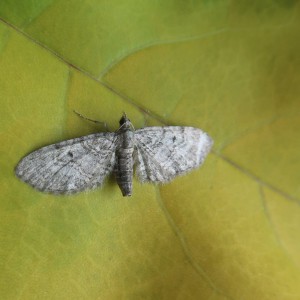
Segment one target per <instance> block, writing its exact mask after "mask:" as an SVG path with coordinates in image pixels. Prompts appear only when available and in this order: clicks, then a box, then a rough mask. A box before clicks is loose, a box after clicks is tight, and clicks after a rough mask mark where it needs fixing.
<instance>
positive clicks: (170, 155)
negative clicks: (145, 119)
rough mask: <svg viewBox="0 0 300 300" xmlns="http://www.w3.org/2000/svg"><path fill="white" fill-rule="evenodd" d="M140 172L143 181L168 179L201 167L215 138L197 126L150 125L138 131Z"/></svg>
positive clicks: (137, 164) (136, 152) (137, 167)
mask: <svg viewBox="0 0 300 300" xmlns="http://www.w3.org/2000/svg"><path fill="white" fill-rule="evenodd" d="M135 143H136V144H135V146H136V151H135V163H136V175H137V177H138V179H139V180H140V181H141V182H148V181H149V182H157V183H159V182H160V183H164V182H168V181H170V180H172V179H173V178H174V177H176V176H178V175H183V174H185V173H187V172H189V171H190V170H192V169H195V168H197V167H199V166H200V165H201V164H202V163H203V161H204V159H205V157H206V155H207V154H208V152H209V151H210V149H211V147H212V144H213V141H212V139H211V138H210V137H209V136H208V135H207V134H206V133H205V132H203V131H202V130H201V129H198V128H193V127H179V126H167V127H146V128H143V129H139V130H136V131H135Z"/></svg>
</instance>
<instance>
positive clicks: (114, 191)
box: [0, 0, 300, 300]
mask: <svg viewBox="0 0 300 300" xmlns="http://www.w3.org/2000/svg"><path fill="white" fill-rule="evenodd" d="M0 18H1V20H0V93H1V98H0V99H1V100H0V101H1V109H2V115H1V119H0V138H1V145H0V191H1V197H0V229H1V235H0V239H1V240H0V244H1V247H0V266H1V272H0V284H1V286H0V298H1V299H120V298H122V299H218V300H221V299H249V300H252V299H272V300H274V299H278V300H282V299H299V298H300V285H299V282H300V255H299V253H300V238H299V234H298V233H299V230H300V189H299V180H300V175H299V174H300V173H299V169H300V155H299V153H300V142H299V130H300V121H299V109H300V104H299V99H298V98H299V97H298V95H299V94H300V84H299V83H300V71H299V70H300V59H299V58H300V42H299V38H298V37H299V31H300V21H299V20H300V7H299V4H298V2H297V1H278V0H276V1H275V0H269V1H251V2H247V1H239V2H238V3H237V2H230V3H229V2H227V1H221V0H220V1H207V0H202V1H192V0H189V1H184V2H182V1H179V0H172V1H171V0H167V1H160V2H159V1H137V0H129V1H126V2H124V1H113V2H112V1H104V0H103V1H102V0H101V1H95V0H91V1H86V0H84V1H74V0H72V1H62V0H57V1H50V0H47V1H33V0H25V1H18V0H14V1H2V2H1V3H0ZM73 110H76V111H79V112H80V113H81V114H83V115H85V116H87V117H89V118H91V119H97V120H100V121H105V122H107V123H108V124H109V127H110V129H112V130H115V129H117V127H118V120H119V118H120V116H121V114H122V112H123V111H126V113H127V114H128V115H129V116H130V119H131V121H132V122H133V124H134V126H135V127H136V128H139V127H142V126H145V125H146V126H149V125H152V124H159V125H161V124H176V125H188V126H195V127H200V128H202V129H204V130H205V131H207V132H208V133H209V134H210V135H211V136H212V137H213V139H214V140H215V146H214V150H213V153H212V154H210V155H209V156H208V158H207V160H206V162H205V163H204V165H203V167H202V168H200V169H199V170H196V171H194V172H192V173H190V174H188V175H186V176H184V177H180V178H177V179H175V180H174V181H173V182H172V183H170V184H168V185H164V186H154V185H150V184H146V185H141V184H140V183H138V182H137V181H136V180H135V181H134V192H133V196H132V198H123V197H122V195H121V192H120V191H119V189H118V187H117V185H116V183H115V181H114V179H113V178H112V179H109V180H108V182H107V184H106V185H105V186H104V188H103V189H97V190H94V191H91V192H86V193H81V194H78V195H73V196H53V195H48V194H43V193H40V192H37V191H35V190H33V189H32V188H31V187H29V186H28V185H26V184H24V183H23V182H21V181H19V180H18V179H17V178H16V177H15V175H14V167H15V166H16V164H17V162H18V161H19V160H20V158H21V157H23V156H24V155H26V154H27V153H29V152H31V151H33V150H35V149H37V148H39V147H41V146H44V145H48V144H51V143H54V142H58V141H60V140H64V139H68V138H73V137H77V136H81V135H86V134H89V133H93V132H98V131H101V130H103V128H99V126H96V125H95V124H93V123H90V122H87V121H85V120H82V119H80V118H78V116H76V115H75V114H74V113H73Z"/></svg>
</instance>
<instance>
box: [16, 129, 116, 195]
mask: <svg viewBox="0 0 300 300" xmlns="http://www.w3.org/2000/svg"><path fill="white" fill-rule="evenodd" d="M115 147H116V143H115V133H109V132H107V133H96V134H91V135H88V136H84V137H81V138H75V139H71V140H67V141H63V142H60V143H57V144H53V145H50V146H46V147H43V148H41V149H39V150H37V151H34V152H32V153H30V154H29V155H27V156H25V157H24V158H23V159H22V160H21V161H20V162H19V164H18V165H17V167H16V175H17V176H18V177H19V178H20V179H22V180H23V181H25V182H27V183H28V184H30V185H31V186H33V187H34V188H36V189H38V190H40V191H43V192H49V193H56V194H68V193H76V192H79V191H82V190H85V189H93V188H95V187H97V186H100V185H102V183H103V181H104V179H105V177H106V176H107V175H108V174H109V173H110V172H112V170H113V167H114V163H115Z"/></svg>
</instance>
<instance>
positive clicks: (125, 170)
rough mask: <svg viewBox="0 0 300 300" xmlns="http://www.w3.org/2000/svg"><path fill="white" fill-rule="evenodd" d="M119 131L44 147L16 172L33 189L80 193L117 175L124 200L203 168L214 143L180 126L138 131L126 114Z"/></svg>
mask: <svg viewBox="0 0 300 300" xmlns="http://www.w3.org/2000/svg"><path fill="white" fill-rule="evenodd" d="M119 123H120V127H119V129H118V130H117V131H116V132H102V133H95V134H91V135H87V136H83V137H79V138H75V139H71V140H67V141H63V142H60V143H57V144H53V145H50V146H46V147H43V148H41V149H38V150H36V151H34V152H32V153H30V154H29V155H27V156H25V157H24V158H23V159H22V160H21V161H20V162H19V164H18V165H17V167H16V169H15V173H16V175H17V177H19V178H20V179H21V180H23V181H24V182H26V183H28V184H29V185H31V186H32V187H34V188H35V189H37V190H39V191H42V192H47V193H54V194H70V193H77V192H80V191H83V190H86V189H94V188H96V187H98V186H101V185H102V184H103V182H104V179H105V178H106V177H107V176H108V175H109V174H110V173H112V172H113V173H114V175H115V178H116V181H117V183H118V185H119V187H120V189H121V192H122V194H123V196H131V194H132V178H133V173H134V167H135V174H136V176H137V178H138V179H139V180H140V181H141V182H142V183H144V182H152V183H167V182H169V181H171V180H172V179H173V178H174V177H176V176H178V175H183V174H185V173H187V172H189V171H191V170H192V169H195V168H197V167H199V166H200V165H201V164H202V163H203V161H204V159H205V157H206V156H207V154H208V153H209V151H210V149H211V147H212V144H213V141H212V139H211V138H210V137H209V135H208V134H206V133H205V132H203V131H202V130H201V129H198V128H193V127H181V126H163V127H145V128H141V129H138V130H135V129H134V127H133V125H132V123H131V122H130V120H129V119H128V117H127V115H126V114H125V113H124V114H123V116H122V117H121V119H120V122H119Z"/></svg>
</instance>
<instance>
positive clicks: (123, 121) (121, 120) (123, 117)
mask: <svg viewBox="0 0 300 300" xmlns="http://www.w3.org/2000/svg"><path fill="white" fill-rule="evenodd" d="M119 123H120V126H124V125H125V124H126V125H130V124H131V122H130V120H129V119H128V118H127V115H126V113H125V112H123V115H122V118H121V119H120V121H119Z"/></svg>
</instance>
